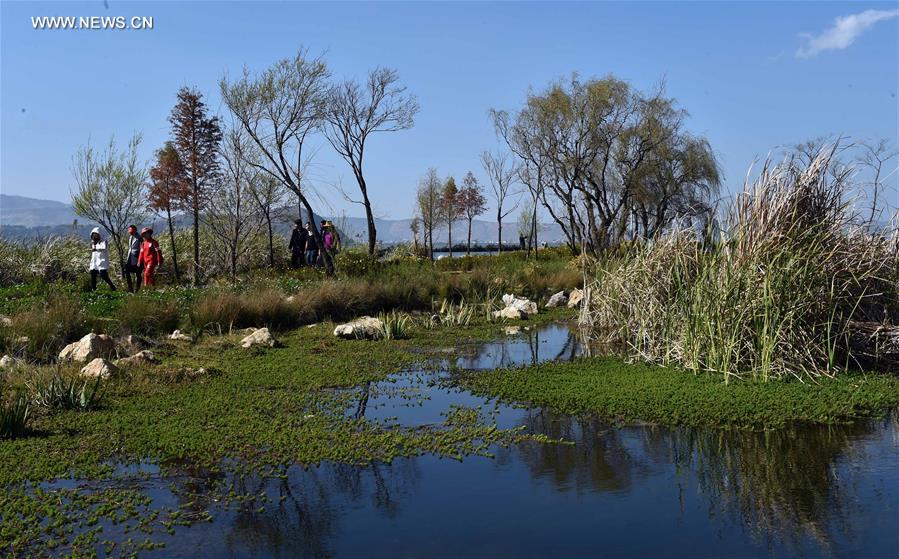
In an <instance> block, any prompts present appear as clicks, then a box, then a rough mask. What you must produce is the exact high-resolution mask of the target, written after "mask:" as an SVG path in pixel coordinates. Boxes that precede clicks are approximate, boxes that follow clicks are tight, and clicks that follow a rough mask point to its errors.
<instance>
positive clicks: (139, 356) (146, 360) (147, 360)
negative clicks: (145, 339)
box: [113, 349, 159, 367]
mask: <svg viewBox="0 0 899 559" xmlns="http://www.w3.org/2000/svg"><path fill="white" fill-rule="evenodd" d="M158 362H159V360H158V359H156V356H155V355H153V352H152V351H150V350H149V349H145V350H143V351H138V352H137V353H135V354H134V355H132V356H131V357H123V358H122V359H116V360H115V361H113V363H114V364H115V365H116V366H117V367H123V366H134V365H150V364H153V363H158Z"/></svg>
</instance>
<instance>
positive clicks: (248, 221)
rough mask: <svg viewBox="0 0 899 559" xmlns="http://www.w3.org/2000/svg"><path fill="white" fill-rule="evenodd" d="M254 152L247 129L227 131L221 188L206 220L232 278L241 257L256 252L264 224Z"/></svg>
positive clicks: (215, 196)
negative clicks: (257, 237)
mask: <svg viewBox="0 0 899 559" xmlns="http://www.w3.org/2000/svg"><path fill="white" fill-rule="evenodd" d="M253 148H254V146H253V145H252V144H251V143H250V140H249V139H248V138H247V137H246V134H245V132H244V131H243V129H241V128H231V129H229V130H228V131H227V133H226V134H225V138H224V145H223V146H222V151H221V153H222V160H223V162H224V166H223V171H224V172H223V176H222V182H221V186H220V187H219V188H217V189H215V191H214V192H213V194H212V196H211V197H210V203H209V210H208V211H207V212H206V215H205V217H204V222H205V224H206V226H207V227H208V228H209V229H210V230H211V231H212V233H213V246H218V247H221V248H220V252H221V253H222V256H224V259H225V261H226V262H227V263H228V272H229V273H230V274H231V276H232V277H234V276H236V275H237V271H238V262H239V261H240V258H241V256H243V255H244V254H245V253H246V251H248V250H250V249H251V248H252V241H253V239H252V237H253V235H254V234H255V233H256V232H257V231H258V227H259V223H260V219H259V217H260V214H259V212H258V211H257V210H256V207H255V200H254V198H253V194H252V192H253V188H254V185H253V183H254V182H256V181H257V180H258V174H259V173H260V171H259V170H258V169H256V168H255V167H254V166H253V164H252V161H254V159H255V154H254V153H253Z"/></svg>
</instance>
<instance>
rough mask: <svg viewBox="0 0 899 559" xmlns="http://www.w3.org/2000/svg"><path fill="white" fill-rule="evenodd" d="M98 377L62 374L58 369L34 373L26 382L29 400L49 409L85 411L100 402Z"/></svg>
mask: <svg viewBox="0 0 899 559" xmlns="http://www.w3.org/2000/svg"><path fill="white" fill-rule="evenodd" d="M100 382H101V381H100V378H99V377H97V378H96V379H83V378H79V377H78V376H77V375H75V374H70V375H63V374H62V373H60V371H59V370H55V371H53V373H52V374H50V375H49V376H45V375H40V374H38V375H35V378H33V379H32V380H31V381H30V382H28V383H27V386H28V392H29V394H30V398H31V402H32V403H33V404H34V405H35V406H38V407H42V408H47V409H50V410H80V411H87V410H90V409H94V408H96V407H97V406H98V405H99V403H100V398H101V391H100Z"/></svg>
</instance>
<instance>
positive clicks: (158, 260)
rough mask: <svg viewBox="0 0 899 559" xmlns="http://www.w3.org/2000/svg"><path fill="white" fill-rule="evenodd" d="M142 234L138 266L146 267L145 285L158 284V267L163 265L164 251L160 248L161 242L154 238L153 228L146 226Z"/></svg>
mask: <svg viewBox="0 0 899 559" xmlns="http://www.w3.org/2000/svg"><path fill="white" fill-rule="evenodd" d="M140 236H141V238H142V239H143V243H142V244H141V248H140V258H139V259H138V261H137V264H138V266H142V267H143V269H144V285H146V286H147V287H149V286H151V285H152V286H155V285H156V268H157V267H159V266H161V265H162V251H161V250H159V243H158V242H157V241H156V239H154V238H153V230H152V229H150V228H149V227H144V228H143V229H142V230H141V232H140Z"/></svg>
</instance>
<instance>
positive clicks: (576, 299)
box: [568, 289, 584, 309]
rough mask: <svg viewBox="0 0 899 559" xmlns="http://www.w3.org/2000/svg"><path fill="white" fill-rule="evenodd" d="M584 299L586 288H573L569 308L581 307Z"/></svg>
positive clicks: (569, 298)
mask: <svg viewBox="0 0 899 559" xmlns="http://www.w3.org/2000/svg"><path fill="white" fill-rule="evenodd" d="M583 300H584V290H583V289H573V290H572V291H571V295H569V296H568V308H569V309H573V308H575V307H579V306H580V305H581V302H582V301H583Z"/></svg>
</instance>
